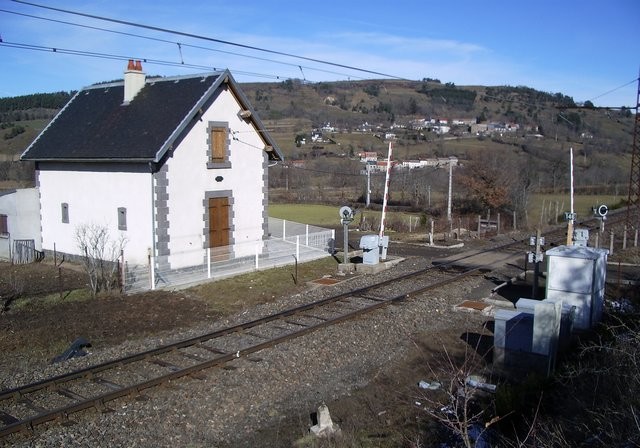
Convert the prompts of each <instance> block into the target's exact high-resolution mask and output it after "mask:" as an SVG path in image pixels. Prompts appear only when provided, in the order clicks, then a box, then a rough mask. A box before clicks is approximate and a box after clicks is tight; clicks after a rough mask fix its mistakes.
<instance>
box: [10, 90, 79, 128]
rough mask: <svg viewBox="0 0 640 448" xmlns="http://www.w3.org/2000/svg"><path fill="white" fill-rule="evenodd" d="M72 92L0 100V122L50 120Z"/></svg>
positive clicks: (69, 97)
mask: <svg viewBox="0 0 640 448" xmlns="http://www.w3.org/2000/svg"><path fill="white" fill-rule="evenodd" d="M73 94H74V92H55V93H34V94H31V95H22V96H14V97H5V98H0V121H2V122H8V121H23V120H34V119H39V118H51V117H52V115H53V114H55V112H56V111H58V110H60V109H61V108H62V107H63V106H64V105H65V104H67V102H68V101H69V99H71V96H72V95H73Z"/></svg>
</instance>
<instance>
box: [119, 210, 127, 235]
mask: <svg viewBox="0 0 640 448" xmlns="http://www.w3.org/2000/svg"><path fill="white" fill-rule="evenodd" d="M118 230H127V209H126V208H124V207H118Z"/></svg>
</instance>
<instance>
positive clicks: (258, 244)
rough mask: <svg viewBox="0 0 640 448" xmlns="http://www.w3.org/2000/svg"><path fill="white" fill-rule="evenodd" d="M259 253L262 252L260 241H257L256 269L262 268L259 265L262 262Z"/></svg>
mask: <svg viewBox="0 0 640 448" xmlns="http://www.w3.org/2000/svg"><path fill="white" fill-rule="evenodd" d="M259 254H260V243H256V265H255V266H256V271H257V270H258V269H259V268H260V266H259V264H260V263H259V260H260V257H259Z"/></svg>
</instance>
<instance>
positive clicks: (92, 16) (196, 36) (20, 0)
mask: <svg viewBox="0 0 640 448" xmlns="http://www.w3.org/2000/svg"><path fill="white" fill-rule="evenodd" d="M12 1H13V2H15V3H20V4H24V5H29V6H33V7H36V8H43V9H48V10H51V11H57V12H62V13H65V14H72V15H77V16H81V17H87V18H90V19H96V20H102V21H106V22H112V23H118V24H120V25H127V26H132V27H136V28H144V29H147V30H152V31H158V32H162V33H169V34H175V35H178V36H185V37H190V38H193V39H199V40H206V41H209V42H216V43H220V44H224V45H232V46H236V47H240V48H246V49H249V50H254V51H261V52H264V53H269V54H277V55H280V56H286V57H290V58H295V59H302V60H305V61H310V62H316V63H318V64H323V65H330V66H333V67H340V68H345V69H348V70H354V71H357V72H363V73H369V74H372V75H379V76H383V77H385V78H393V79H403V80H404V79H406V78H403V77H401V76H395V75H390V74H388V73H382V72H377V71H374V70H367V69H364V68H360V67H355V66H351V65H346V64H339V63H337V62H331V61H325V60H323V59H316V58H310V57H307V56H300V55H296V54H292V53H287V52H283V51H277V50H270V49H268V48H261V47H256V46H254V45H247V44H241V43H237V42H231V41H227V40H223V39H217V38H214V37H208V36H203V35H199V34H193V33H186V32H184V31H178V30H172V29H168V28H162V27H158V26H153V25H146V24H143V23H137V22H130V21H127V20H120V19H113V18H110V17H104V16H98V15H95V14H87V13H83V12H78V11H70V10H67V9H62V8H54V7H52V6H46V5H40V4H37V3H31V2H26V1H23V0H12Z"/></svg>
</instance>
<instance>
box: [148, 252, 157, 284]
mask: <svg viewBox="0 0 640 448" xmlns="http://www.w3.org/2000/svg"><path fill="white" fill-rule="evenodd" d="M154 264H155V263H154V259H153V256H152V255H151V254H149V281H150V282H151V290H152V291H153V290H155V289H156V269H155V266H154Z"/></svg>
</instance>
